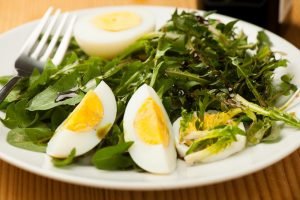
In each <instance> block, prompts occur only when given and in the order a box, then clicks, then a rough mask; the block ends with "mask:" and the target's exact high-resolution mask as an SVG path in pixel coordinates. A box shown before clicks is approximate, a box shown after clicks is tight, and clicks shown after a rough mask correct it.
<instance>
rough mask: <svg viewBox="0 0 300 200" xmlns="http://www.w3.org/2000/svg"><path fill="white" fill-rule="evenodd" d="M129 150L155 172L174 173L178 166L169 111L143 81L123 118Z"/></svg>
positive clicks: (134, 157) (137, 160)
mask: <svg viewBox="0 0 300 200" xmlns="http://www.w3.org/2000/svg"><path fill="white" fill-rule="evenodd" d="M123 127H124V138H125V141H133V142H134V143H133V145H132V146H131V147H130V148H129V154H130V156H131V157H132V159H133V160H134V161H135V163H136V164H137V165H139V166H140V167H141V168H143V169H144V170H146V171H148V172H152V173H170V172H172V171H173V170H174V169H175V167H176V157H177V154H176V149H175V145H174V137H173V133H172V125H171V122H170V119H169V117H168V115H167V112H166V110H165V108H164V106H163V104H162V102H161V100H160V98H159V97H158V95H157V94H156V92H155V91H154V90H153V88H152V87H150V86H148V85H146V84H144V85H142V86H141V87H140V88H139V89H138V90H137V91H136V92H135V93H134V94H133V95H132V97H131V99H130V100H129V102H128V104H127V107H126V110H125V113H124V120H123Z"/></svg>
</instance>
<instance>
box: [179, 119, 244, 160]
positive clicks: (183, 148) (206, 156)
mask: <svg viewBox="0 0 300 200" xmlns="http://www.w3.org/2000/svg"><path fill="white" fill-rule="evenodd" d="M181 120H182V117H180V118H178V119H177V120H176V121H175V122H174V123H173V132H174V137H175V145H176V149H177V152H178V154H179V155H180V156H181V157H182V158H184V160H185V161H186V163H188V164H190V165H192V164H194V163H197V162H203V163H205V162H213V161H217V160H222V159H225V158H227V157H228V156H230V155H232V154H234V153H237V152H239V151H241V150H242V149H244V148H245V146H246V136H245V135H241V134H236V135H235V137H236V141H233V142H231V143H230V144H229V145H228V146H227V147H226V148H224V149H223V150H221V151H219V152H217V153H213V152H210V151H209V150H208V149H207V148H204V149H203V150H200V151H196V152H193V153H190V154H188V155H186V153H187V151H188V150H189V148H190V146H189V145H187V144H186V143H184V142H182V141H180V121H181ZM238 127H239V128H240V129H241V130H243V131H245V127H244V125H243V123H239V124H238ZM193 136H197V137H205V136H206V131H202V132H196V131H194V132H193V131H191V133H190V135H189V137H190V138H191V137H193ZM194 139H196V138H194Z"/></svg>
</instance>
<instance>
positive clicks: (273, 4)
mask: <svg viewBox="0 0 300 200" xmlns="http://www.w3.org/2000/svg"><path fill="white" fill-rule="evenodd" d="M127 4H141V5H161V6H175V7H187V8H194V9H195V8H198V9H205V10H216V11H217V12H218V13H222V14H225V15H229V16H233V17H237V18H239V19H243V20H245V21H249V22H252V23H254V24H257V25H259V26H261V27H264V28H266V29H268V30H271V31H273V32H275V33H277V34H279V35H281V36H282V37H284V38H286V39H287V40H289V41H290V42H291V43H293V44H294V45H295V46H297V47H298V48H300V36H299V35H300V0H110V1H105V0H89V1H85V0H73V1H72V4H66V3H64V1H62V0H48V1H44V0H35V1H34V4H32V3H28V1H26V0H10V1H7V0H0V10H1V12H0V23H1V26H0V33H2V32H5V31H7V30H9V29H11V28H13V27H15V26H18V25H20V24H22V23H25V22H28V21H30V20H33V19H37V18H39V17H40V16H41V15H42V14H43V12H44V11H45V10H46V9H47V8H48V7H49V6H50V5H52V6H54V7H57V8H62V9H63V10H76V9H82V8H88V7H99V6H106V5H127ZM11 10H14V13H12V12H11ZM24 10H25V11H26V12H24Z"/></svg>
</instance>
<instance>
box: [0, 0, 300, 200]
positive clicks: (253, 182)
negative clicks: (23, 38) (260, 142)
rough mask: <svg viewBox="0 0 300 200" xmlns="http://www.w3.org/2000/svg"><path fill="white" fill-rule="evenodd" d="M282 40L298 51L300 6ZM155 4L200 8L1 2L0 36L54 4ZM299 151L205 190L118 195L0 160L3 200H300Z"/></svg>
mask: <svg viewBox="0 0 300 200" xmlns="http://www.w3.org/2000/svg"><path fill="white" fill-rule="evenodd" d="M293 3H294V5H293V8H292V12H291V14H290V16H289V19H288V21H287V23H286V24H285V26H284V27H283V28H282V29H281V34H282V36H283V37H285V38H286V39H288V40H289V41H291V42H292V43H294V44H295V45H296V46H298V47H300V37H299V34H300V1H299V0H294V2H293ZM125 4H152V5H170V6H177V7H188V8H196V2H195V0H125V1H121V0H110V1H108V0H107V1H104V0H86V1H84V0H64V1H61V0H48V1H42V0H10V1H7V0H0V33H1V32H4V31H7V30H9V29H11V28H13V27H15V26H18V25H20V24H22V23H24V22H27V21H30V20H33V19H37V18H39V17H40V16H41V15H42V14H43V12H44V11H45V10H46V9H47V7H49V5H53V6H55V7H57V8H62V9H63V10H75V9H81V8H87V7H98V6H103V5H125ZM299 169H300V149H298V150H297V151H295V152H294V153H292V154H291V155H290V156H288V157H286V158H285V159H283V160H282V161H280V162H278V163H276V164H274V165H272V166H270V167H268V168H266V169H264V170H261V171H259V172H257V173H254V174H250V175H248V176H245V177H242V178H239V179H235V180H232V181H227V182H224V183H220V184H215V185H210V186H206V187H195V188H190V189H181V190H171V191H147V192H135V191H117V190H106V189H98V188H90V187H83V186H78V185H72V184H67V183H62V182H58V181H55V180H51V179H47V178H44V177H41V176H38V175H35V174H32V173H29V172H26V171H24V170H22V169H19V168H16V167H14V166H12V165H10V164H8V163H6V162H4V161H1V160H0V200H12V199H14V200H15V199H22V200H33V199H38V200H43V199H56V200H58V199H62V200H67V199H72V200H77V199H87V200H90V199H106V200H112V199H126V200H127V199H145V200H146V199H170V200H171V199H172V200H173V199H174V200H179V199H191V200H192V199H194V200H195V199H209V200H211V199H227V200H234V199H236V200H240V199H249V200H252V199H300V170H299Z"/></svg>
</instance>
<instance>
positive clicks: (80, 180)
mask: <svg viewBox="0 0 300 200" xmlns="http://www.w3.org/2000/svg"><path fill="white" fill-rule="evenodd" d="M117 7H141V8H152V9H167V10H174V9H176V8H177V7H173V6H153V5H134V4H132V5H120V6H102V7H92V8H84V9H76V10H72V11H70V13H76V12H83V11H89V10H97V9H105V8H117ZM179 9H184V10H192V11H197V12H199V11H200V12H203V10H197V9H191V8H182V7H180V8H179ZM215 15H216V16H215V17H219V16H220V17H225V18H229V19H232V20H234V19H235V18H232V17H229V16H226V15H222V14H215ZM38 20H39V19H35V20H33V21H29V22H26V23H23V24H21V25H19V26H17V27H15V28H12V29H10V30H8V31H5V32H3V33H1V34H0V39H2V38H3V37H6V35H10V34H12V33H13V32H17V31H19V29H20V30H22V29H24V28H25V27H26V26H29V25H32V24H35V23H37V21H38ZM239 21H240V22H243V23H245V24H246V25H250V26H252V27H255V28H256V29H261V30H265V31H266V32H267V33H268V34H270V35H272V37H277V39H280V40H283V41H285V42H286V43H287V44H288V45H289V46H290V47H293V48H294V49H295V50H297V51H298V52H300V51H299V50H298V48H297V47H295V46H294V45H293V44H291V43H290V42H288V41H287V40H286V39H284V38H282V37H280V36H278V35H277V34H275V33H273V32H271V31H268V30H266V29H264V28H261V27H259V26H257V25H254V24H251V23H249V22H246V21H243V20H240V19H239ZM0 41H1V40H0ZM299 147H300V141H299V142H298V144H297V143H293V145H290V146H289V147H288V148H287V149H285V151H281V152H280V153H279V154H277V157H276V159H273V160H272V161H271V162H270V161H269V162H267V161H265V162H260V163H258V164H254V165H251V166H252V169H250V170H244V169H241V170H238V171H237V172H235V173H234V174H228V175H226V176H222V177H221V178H219V179H217V180H216V179H212V180H208V181H206V182H201V177H194V178H193V179H192V181H191V179H188V180H181V181H180V183H176V182H175V183H174V182H173V183H172V182H169V181H167V182H161V183H160V184H158V182H157V181H151V182H147V181H145V182H141V181H139V184H137V182H136V181H133V182H126V183H127V184H124V183H125V182H123V181H122V182H117V181H115V180H108V179H103V180H101V181H99V182H98V181H96V179H92V180H91V179H90V178H87V177H79V176H74V175H70V174H62V173H61V172H56V171H52V170H49V169H43V168H40V167H37V166H35V165H30V164H28V163H27V162H24V161H22V160H18V159H17V158H14V157H10V156H8V155H6V154H5V153H4V152H2V151H0V159H2V160H3V161H6V162H8V163H10V164H12V165H14V166H16V167H18V168H20V169H24V170H26V171H29V172H31V173H33V174H37V175H40V176H42V177H46V178H50V179H54V180H58V181H62V182H67V183H71V184H77V185H84V186H90V187H97V188H108V189H118V190H141V191H147V190H166V189H179V188H181V189H182V188H189V187H195V186H204V185H211V184H216V183H220V182H224V181H228V180H232V179H235V178H239V177H242V176H245V175H248V174H251V173H253V172H256V171H259V170H261V169H264V168H266V167H268V166H271V165H273V164H274V163H276V162H278V161H280V160H282V159H283V158H285V157H287V156H288V155H290V154H291V153H292V152H294V151H295V150H297V149H298V148H299ZM118 183H119V184H118Z"/></svg>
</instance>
